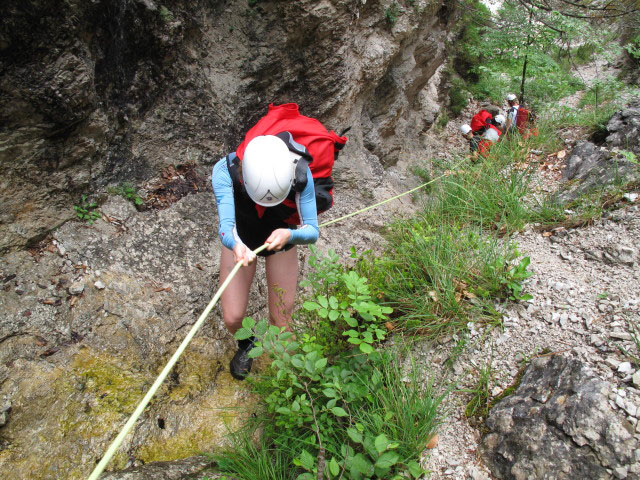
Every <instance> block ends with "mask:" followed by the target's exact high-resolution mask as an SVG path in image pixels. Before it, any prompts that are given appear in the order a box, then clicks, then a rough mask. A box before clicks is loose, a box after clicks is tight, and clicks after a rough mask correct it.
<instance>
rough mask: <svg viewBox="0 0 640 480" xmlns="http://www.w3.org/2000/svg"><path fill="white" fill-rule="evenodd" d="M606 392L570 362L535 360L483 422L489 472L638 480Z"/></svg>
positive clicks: (625, 428)
mask: <svg viewBox="0 0 640 480" xmlns="http://www.w3.org/2000/svg"><path fill="white" fill-rule="evenodd" d="M607 392H608V387H607V384H606V383H605V382H603V381H602V380H600V379H599V378H597V377H596V376H595V375H593V374H592V373H591V372H590V371H589V370H587V368H585V366H584V364H582V363H581V362H579V361H577V360H574V359H571V358H568V357H564V356H559V355H558V356H551V357H545V358H538V359H536V360H534V361H533V362H531V365H530V366H529V367H528V369H527V371H526V372H525V375H524V376H523V378H522V381H521V383H520V385H519V386H518V388H517V390H516V392H515V393H514V394H513V395H510V396H508V397H506V398H504V399H503V400H501V401H500V402H499V403H498V404H497V405H496V406H495V407H494V408H493V409H492V410H491V413H490V414H489V417H488V418H487V421H486V426H487V428H488V433H486V434H485V435H484V437H483V439H482V442H481V450H482V455H483V457H484V459H485V461H486V463H487V465H488V467H489V468H490V469H491V471H492V472H493V474H494V475H495V476H496V477H497V478H500V479H517V480H524V479H531V480H533V479H541V480H542V479H554V480H563V479H566V480H569V479H575V478H585V479H587V478H588V479H594V480H595V479H609V478H613V476H612V475H614V474H615V475H616V477H617V478H638V477H637V476H636V475H635V474H633V473H631V472H630V470H633V471H635V470H636V469H637V465H636V466H633V464H634V462H635V458H634V450H635V449H637V448H638V440H637V439H636V438H635V437H634V435H633V427H632V426H631V424H630V423H629V422H628V421H627V420H626V419H625V418H624V417H622V416H621V415H619V414H618V413H617V412H615V411H613V410H612V408H611V407H610V406H609V402H608V401H607ZM632 467H633V468H632Z"/></svg>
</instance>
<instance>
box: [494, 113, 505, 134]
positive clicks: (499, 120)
mask: <svg viewBox="0 0 640 480" xmlns="http://www.w3.org/2000/svg"><path fill="white" fill-rule="evenodd" d="M506 123H507V119H506V118H505V116H504V115H502V114H498V115H496V116H495V117H493V119H491V124H492V125H493V126H494V127H497V128H498V129H499V130H500V132H502V133H504V132H505V127H506Z"/></svg>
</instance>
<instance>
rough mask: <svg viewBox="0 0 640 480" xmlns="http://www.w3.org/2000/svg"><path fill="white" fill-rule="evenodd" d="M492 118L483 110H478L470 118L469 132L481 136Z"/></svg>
mask: <svg viewBox="0 0 640 480" xmlns="http://www.w3.org/2000/svg"><path fill="white" fill-rule="evenodd" d="M492 118H493V115H491V113H489V112H488V111H487V110H484V109H482V110H480V111H479V112H478V113H476V114H475V115H474V116H473V117H471V130H472V131H473V134H474V135H482V134H483V133H484V131H485V130H486V129H487V125H488V124H489V122H490V120H491V119H492Z"/></svg>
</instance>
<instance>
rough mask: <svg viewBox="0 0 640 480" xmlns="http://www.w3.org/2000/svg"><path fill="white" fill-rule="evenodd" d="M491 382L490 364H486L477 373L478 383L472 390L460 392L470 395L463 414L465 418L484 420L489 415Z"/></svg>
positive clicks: (491, 370)
mask: <svg viewBox="0 0 640 480" xmlns="http://www.w3.org/2000/svg"><path fill="white" fill-rule="evenodd" d="M492 381H493V369H492V367H491V362H488V363H487V364H486V365H485V366H484V367H481V368H480V370H479V371H478V381H477V383H476V385H475V386H474V387H473V388H470V389H466V390H462V392H465V393H470V394H471V400H469V403H467V407H466V408H465V410H464V414H465V415H466V416H467V417H478V418H485V417H486V416H487V415H488V414H489V405H490V400H491V392H490V391H489V389H490V387H491V382H492Z"/></svg>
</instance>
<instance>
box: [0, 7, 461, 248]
mask: <svg viewBox="0 0 640 480" xmlns="http://www.w3.org/2000/svg"><path fill="white" fill-rule="evenodd" d="M450 3H451V2H436V1H433V0H414V1H406V2H405V3H404V4H399V3H395V2H384V1H371V0H369V1H366V0H331V1H330V0H323V1H296V2H287V1H257V2H248V3H247V2H244V1H240V2H231V1H227V2H225V1H205V0H199V1H189V2H187V1H184V0H170V1H167V2H164V3H163V4H161V3H159V2H155V1H153V0H108V1H107V0H102V1H95V2H84V1H79V0H65V1H63V0H56V1H46V2H45V1H39V0H30V1H22V0H20V1H18V0H8V1H6V2H3V7H2V8H3V10H4V15H3V18H2V23H1V24H0V145H1V146H2V147H1V149H0V165H1V167H0V168H1V170H0V174H2V178H3V181H2V184H1V187H0V199H1V201H2V204H3V209H2V214H1V217H0V250H4V251H6V250H11V249H16V248H21V247H23V246H24V245H27V244H30V243H33V242H34V241H37V240H39V239H41V238H42V237H43V236H44V235H45V234H46V233H47V232H49V231H50V230H51V229H53V228H56V227H57V226H59V225H60V224H61V223H63V222H64V221H66V220H68V219H69V218H71V217H72V213H73V212H72V209H71V206H72V205H73V204H74V203H77V201H78V198H79V196H80V194H81V193H90V192H96V191H99V190H100V189H101V188H102V187H104V185H107V184H113V183H119V182H124V181H128V182H133V183H136V184H140V183H142V182H143V181H145V180H148V179H150V178H152V177H154V176H156V175H158V173H159V171H160V170H162V168H164V167H166V166H168V165H176V164H180V163H187V162H193V163H196V164H198V165H210V164H211V163H212V162H214V161H215V159H217V158H218V157H219V156H221V155H222V154H224V153H225V152H227V151H228V150H230V149H233V148H234V147H235V146H236V145H237V144H238V143H239V141H240V140H241V138H242V134H243V133H244V131H246V129H247V128H248V127H250V126H251V124H252V123H253V122H254V121H255V120H256V119H257V118H259V117H260V116H261V115H262V114H264V112H265V109H266V105H267V104H268V103H269V102H276V103H282V102H287V101H295V102H298V103H299V104H300V105H301V107H302V110H303V112H304V113H305V114H307V115H310V116H317V117H318V118H320V119H321V120H322V121H323V122H325V123H326V124H327V126H329V127H330V128H333V129H336V130H339V129H342V128H345V127H348V126H351V127H353V128H352V130H351V132H350V135H351V143H350V146H349V150H348V151H347V153H346V155H345V157H347V158H348V162H345V164H347V163H348V165H349V167H352V169H353V171H358V172H359V175H360V176H364V177H365V178H369V177H371V176H372V174H373V172H376V173H375V175H376V176H377V175H378V174H379V173H380V166H381V165H382V166H388V165H393V164H395V163H396V162H397V161H398V159H399V158H400V156H401V154H402V153H403V152H405V151H407V150H411V149H414V150H415V149H417V148H419V147H420V142H419V139H420V134H421V133H422V132H424V131H425V129H427V128H428V127H429V126H430V124H431V122H432V121H433V119H434V114H435V112H436V111H437V109H438V106H437V103H436V99H435V98H434V91H433V89H432V88H431V89H430V88H429V85H428V84H429V81H430V80H431V79H432V77H433V75H434V73H435V72H436V70H437V69H438V67H439V66H440V65H441V64H442V61H443V59H444V56H445V41H446V37H447V32H448V31H449V30H450V28H451V22H452V19H453V17H454V12H453V10H452V8H453V7H451V6H450ZM250 4H252V5H250ZM338 169H340V166H339V167H338ZM345 169H347V167H345ZM348 170H350V169H348ZM338 176H339V175H338Z"/></svg>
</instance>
